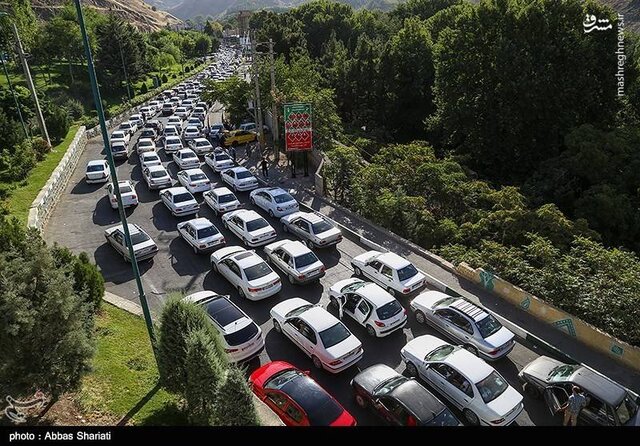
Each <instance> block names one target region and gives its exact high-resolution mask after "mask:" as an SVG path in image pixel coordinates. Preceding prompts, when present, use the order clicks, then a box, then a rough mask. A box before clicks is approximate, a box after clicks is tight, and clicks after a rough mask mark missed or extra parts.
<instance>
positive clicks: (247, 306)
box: [44, 104, 559, 425]
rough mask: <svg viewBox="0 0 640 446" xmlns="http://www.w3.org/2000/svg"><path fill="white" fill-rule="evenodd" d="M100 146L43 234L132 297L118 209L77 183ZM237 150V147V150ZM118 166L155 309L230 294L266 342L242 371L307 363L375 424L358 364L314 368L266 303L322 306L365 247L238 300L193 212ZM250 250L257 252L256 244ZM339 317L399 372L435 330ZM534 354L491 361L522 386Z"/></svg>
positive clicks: (329, 253) (351, 246)
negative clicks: (410, 344)
mask: <svg viewBox="0 0 640 446" xmlns="http://www.w3.org/2000/svg"><path fill="white" fill-rule="evenodd" d="M220 111H221V107H220V105H219V104H215V105H214V107H213V108H212V110H211V113H210V120H211V123H214V122H218V121H219V120H220ZM158 119H160V120H161V121H165V122H166V118H162V117H160V118H158ZM136 138H137V135H136V137H134V138H133V139H132V147H133V142H134V141H135V140H136ZM101 151H102V144H101V139H100V138H94V139H92V140H91V141H90V142H89V144H88V146H87V148H86V150H85V152H84V154H83V155H82V158H81V159H80V162H79V164H78V167H77V169H76V171H75V172H74V174H73V176H72V179H71V181H70V183H69V185H68V187H67V190H66V191H65V194H64V196H63V198H62V200H61V202H60V203H59V204H58V206H57V208H56V209H55V211H54V213H53V215H52V217H51V219H50V221H49V223H48V225H47V227H46V228H45V231H44V234H45V238H46V240H47V241H48V242H57V243H59V244H61V245H64V246H67V247H69V248H70V249H71V250H72V251H73V252H75V253H79V252H82V251H85V252H87V253H89V254H90V256H92V257H93V258H94V260H95V262H96V263H97V265H98V266H99V268H100V269H101V271H102V274H103V275H104V277H105V281H106V286H107V290H108V291H110V292H112V293H114V294H117V295H119V296H121V297H123V298H126V299H130V300H132V301H135V302H138V298H137V292H136V286H135V282H134V280H133V275H132V272H131V266H130V265H129V264H128V263H125V262H124V261H123V260H122V257H120V256H119V255H117V254H116V252H115V251H114V250H113V249H112V248H111V246H109V245H108V244H107V243H106V241H105V239H104V235H103V231H104V230H105V229H106V228H108V227H110V226H112V225H115V224H117V223H118V221H119V218H118V213H117V211H114V210H112V209H111V207H110V205H109V203H108V200H107V195H106V191H105V185H101V184H97V185H88V184H86V183H85V182H84V169H85V166H86V164H87V162H88V161H89V160H92V159H102V158H104V156H103V155H102V154H101ZM239 152H240V153H242V151H241V150H240V151H239ZM160 156H161V157H162V159H163V161H164V164H165V166H166V167H167V169H168V170H169V172H170V173H171V175H172V176H173V177H174V179H175V175H176V173H177V170H178V169H177V167H176V166H175V165H174V163H173V162H172V161H171V160H170V158H169V157H167V156H166V154H164V152H163V151H162V150H160ZM202 165H203V167H202V169H203V170H204V171H205V173H206V174H207V175H208V176H209V178H210V179H211V180H212V182H213V183H217V184H221V181H220V178H219V176H218V175H217V174H216V173H215V172H213V171H212V170H211V169H210V168H209V167H208V166H207V165H206V164H204V163H202ZM117 172H118V177H119V179H131V180H133V182H134V183H136V184H135V189H136V192H137V195H138V198H139V202H140V204H139V205H138V206H137V207H136V208H135V209H128V210H127V216H128V219H129V222H130V223H137V224H139V225H140V226H141V227H143V228H144V229H145V230H146V231H147V232H148V233H149V235H150V236H151V237H152V238H153V239H154V240H155V242H156V243H157V244H158V247H159V253H158V254H157V255H156V256H155V258H154V259H153V260H152V261H150V262H142V263H141V264H140V271H141V274H142V281H143V285H144V287H145V292H146V294H147V296H148V299H149V303H150V306H151V309H152V312H153V313H154V315H155V316H158V315H159V313H160V311H161V308H162V304H163V302H164V301H165V300H166V298H167V295H168V294H169V293H171V292H172V291H179V292H184V293H187V294H188V293H192V292H196V291H200V290H203V289H205V290H212V291H214V292H216V293H219V294H227V295H230V296H231V299H232V300H233V301H234V302H235V303H236V304H238V305H239V306H240V307H241V308H242V309H243V310H244V311H245V312H247V314H249V316H250V317H252V318H253V320H254V321H255V322H256V323H257V324H259V325H260V326H261V328H262V330H263V333H264V336H265V341H266V348H265V350H264V351H263V353H262V354H261V355H260V356H259V357H258V358H256V359H254V360H252V361H251V362H250V363H249V364H248V367H249V371H251V370H253V369H255V368H256V367H257V366H259V365H260V364H264V363H266V362H268V361H270V360H275V359H278V360H285V361H288V362H290V363H292V364H294V365H296V366H297V367H299V368H301V369H304V370H312V376H313V377H314V378H315V379H316V380H317V381H318V382H319V383H320V384H321V385H322V386H324V387H325V388H326V389H327V390H328V391H330V392H331V394H333V395H334V396H335V397H336V398H337V399H338V400H339V401H340V402H341V403H342V404H343V405H344V406H345V407H346V408H347V410H349V411H350V412H351V413H352V414H353V415H354V416H355V418H356V419H357V420H358V423H359V424H361V425H376V424H380V420H379V419H378V418H377V417H376V416H375V415H373V414H371V413H370V412H368V411H366V410H363V409H360V408H359V407H358V406H357V405H356V404H355V401H354V400H353V398H352V394H351V389H350V386H349V381H350V380H351V378H352V377H353V376H355V374H356V373H357V371H358V370H357V367H352V368H350V369H348V370H346V371H344V372H342V373H340V374H338V375H331V374H329V373H326V372H323V371H318V370H315V369H313V365H312V364H311V360H310V359H309V358H307V357H306V356H305V355H304V354H303V353H302V352H301V351H300V350H298V349H297V348H296V347H295V346H294V345H293V344H292V343H291V342H290V341H289V340H288V339H285V338H284V337H283V336H282V335H280V334H278V333H276V332H275V331H274V330H272V323H271V320H270V318H269V310H270V309H271V308H272V307H273V306H274V305H275V304H277V303H278V302H281V301H283V300H285V299H288V298H291V297H294V296H299V297H302V298H303V299H306V300H308V301H310V302H312V303H319V304H321V305H323V306H325V307H326V304H327V303H328V297H327V290H328V288H329V287H330V286H331V285H332V284H334V283H335V282H337V281H338V280H341V279H345V278H348V277H351V276H352V274H353V271H352V269H351V266H350V261H351V258H353V257H354V256H356V255H358V254H361V253H363V252H365V251H368V250H369V248H367V247H366V246H364V245H360V244H357V243H354V242H352V241H350V240H347V239H343V241H342V242H341V243H340V244H339V245H338V246H337V249H326V250H318V251H317V254H318V256H319V257H320V259H321V260H322V261H323V262H324V263H325V265H326V266H327V274H326V276H325V277H324V278H323V279H322V280H321V281H320V283H319V284H311V285H305V286H294V285H291V284H290V283H289V282H288V281H287V280H283V288H282V291H281V292H280V293H279V294H277V295H276V296H273V297H270V298H268V299H265V300H262V301H258V302H251V301H248V300H241V299H240V298H239V296H238V294H237V292H236V291H235V290H234V289H232V288H231V287H230V286H229V284H228V282H226V280H224V279H223V278H222V277H221V276H220V275H218V274H215V273H213V272H212V271H211V268H210V264H209V256H208V255H196V254H194V253H193V251H192V250H191V248H190V247H189V246H188V245H187V244H186V243H185V242H184V240H182V239H181V238H180V236H179V235H178V232H177V230H176V224H177V223H178V222H179V221H183V220H187V219H189V218H192V217H183V218H175V217H173V216H172V215H171V214H170V213H169V211H168V210H167V209H166V207H165V206H164V205H163V204H162V203H161V201H160V200H159V198H158V192H157V191H149V190H148V189H147V186H146V183H145V182H144V180H143V179H142V176H141V170H140V166H139V161H138V158H137V156H136V155H135V154H132V156H130V158H129V159H128V160H124V161H119V162H117ZM238 197H239V199H240V201H241V202H243V204H244V205H245V207H246V208H252V206H251V205H250V204H249V200H248V193H239V194H238ZM196 198H197V199H198V200H199V201H201V202H202V197H201V194H198V195H197V196H196ZM256 210H258V212H259V213H261V214H262V215H263V216H264V217H265V218H267V219H268V220H269V221H270V223H271V224H272V226H274V227H275V228H276V229H277V231H278V235H279V238H291V236H290V235H289V234H284V233H283V232H282V228H281V226H280V225H279V224H278V221H277V220H276V219H270V218H269V217H268V216H267V215H266V213H265V212H263V211H262V210H259V209H256ZM198 215H199V216H204V217H207V218H208V219H210V220H211V221H212V222H214V224H216V226H217V227H218V228H219V229H220V230H221V231H222V233H223V234H224V235H225V238H226V240H227V245H232V244H234V245H235V244H237V245H240V243H239V240H238V239H237V238H236V237H235V236H233V235H232V234H231V233H229V232H228V231H226V230H225V229H224V228H223V227H222V222H221V220H220V218H218V217H215V216H214V215H213V212H212V211H211V210H210V209H209V208H208V207H207V206H206V205H204V204H203V205H202V207H201V210H200V213H199V214H198ZM374 241H376V240H374ZM378 242H380V241H378ZM256 251H257V252H258V253H259V254H260V255H261V256H263V257H264V253H263V252H262V249H261V248H258V249H257V250H256ZM345 323H346V325H347V326H348V327H349V328H350V329H351V330H352V332H353V333H354V334H355V335H356V336H357V337H358V338H359V339H360V340H361V341H362V343H363V346H364V350H365V353H364V357H363V359H362V360H361V361H360V362H359V363H358V367H360V368H365V367H367V366H370V365H373V364H376V363H380V362H382V363H385V364H387V365H389V366H391V367H394V368H396V369H397V370H398V371H400V372H402V371H403V370H404V364H403V363H402V362H401V358H400V349H401V348H402V346H404V345H405V343H406V342H407V341H409V340H410V339H412V338H413V337H415V336H420V335H423V334H434V335H437V333H435V332H434V331H433V330H432V329H430V328H428V327H425V326H421V325H418V324H417V323H416V322H415V320H414V319H413V317H410V318H409V323H408V324H407V325H406V327H405V328H404V329H403V330H402V331H399V332H396V333H394V334H392V335H390V336H388V337H386V338H382V339H372V338H369V337H368V336H367V334H366V332H365V330H364V329H363V328H361V327H360V326H357V325H356V324H355V323H354V322H353V321H352V320H345ZM536 356H537V354H536V353H535V352H534V351H532V350H530V349H529V348H527V347H525V346H524V345H521V344H517V345H516V347H515V348H514V350H513V351H512V352H511V353H510V354H509V356H508V358H506V359H503V360H501V361H499V362H498V363H495V364H494V366H495V367H496V369H497V370H498V371H499V372H500V373H501V374H502V375H503V376H504V377H505V378H506V379H507V380H508V381H509V382H510V384H511V385H513V386H514V387H515V388H516V389H518V390H520V391H521V388H520V385H519V383H518V380H517V376H516V375H517V372H518V370H520V369H521V368H522V367H523V366H524V365H526V364H527V363H528V362H530V361H532V360H533V359H535V357H536ZM427 387H428V386H427ZM521 393H523V392H521ZM523 394H524V393H523ZM524 398H525V399H524V403H525V410H524V411H523V412H522V413H521V415H520V416H519V417H518V418H517V420H516V422H517V424H518V425H555V424H558V423H559V420H558V419H554V418H552V417H551V416H550V414H549V412H548V410H547V408H546V406H545V405H544V403H543V402H541V401H536V400H532V399H531V398H530V397H528V396H527V395H526V394H525V395H524ZM458 415H459V416H460V418H461V417H462V416H461V414H460V413H458Z"/></svg>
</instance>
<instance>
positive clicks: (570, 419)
mask: <svg viewBox="0 0 640 446" xmlns="http://www.w3.org/2000/svg"><path fill="white" fill-rule="evenodd" d="M586 405H587V398H586V397H585V396H584V395H583V394H582V392H581V391H580V387H578V386H573V387H572V388H571V395H569V400H568V401H567V404H565V405H564V406H562V408H563V409H564V422H563V423H562V424H563V426H568V425H573V426H576V425H577V423H578V415H580V411H581V410H582V409H584V407H585V406H586Z"/></svg>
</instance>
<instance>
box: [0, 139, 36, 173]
mask: <svg viewBox="0 0 640 446" xmlns="http://www.w3.org/2000/svg"><path fill="white" fill-rule="evenodd" d="M35 165H36V156H35V154H34V153H33V148H32V146H31V141H29V140H26V139H25V140H24V141H22V142H21V143H20V144H17V145H16V146H14V147H13V148H12V149H10V150H6V151H4V152H2V154H0V181H6V182H12V181H19V180H21V179H23V178H25V177H26V176H27V174H28V173H29V172H30V171H31V169H33V167H34V166H35Z"/></svg>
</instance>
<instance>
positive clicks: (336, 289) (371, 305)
mask: <svg viewBox="0 0 640 446" xmlns="http://www.w3.org/2000/svg"><path fill="white" fill-rule="evenodd" d="M329 303H330V305H332V306H334V307H335V308H337V309H338V311H339V314H340V315H341V316H340V319H342V315H343V314H346V315H347V316H349V317H351V318H352V319H354V320H355V321H356V322H357V323H359V324H360V325H362V326H363V327H365V328H366V329H367V334H368V335H369V336H373V337H383V336H387V335H389V334H391V333H393V332H394V331H396V330H400V329H402V327H404V326H405V325H406V324H407V310H405V309H404V308H403V307H402V305H401V304H400V302H398V301H397V299H396V298H395V297H393V296H392V295H391V294H389V293H387V292H386V291H385V290H383V289H382V288H380V287H379V286H378V285H376V284H375V283H371V282H365V281H364V280H361V279H357V278H353V277H352V278H349V279H344V280H340V281H339V282H336V283H334V284H333V285H332V286H331V288H329Z"/></svg>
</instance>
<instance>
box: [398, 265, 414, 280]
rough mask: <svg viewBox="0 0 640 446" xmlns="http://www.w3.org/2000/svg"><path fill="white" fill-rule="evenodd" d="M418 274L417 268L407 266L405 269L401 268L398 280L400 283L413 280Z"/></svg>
mask: <svg viewBox="0 0 640 446" xmlns="http://www.w3.org/2000/svg"><path fill="white" fill-rule="evenodd" d="M416 274H418V270H417V269H416V267H415V266H413V265H412V264H409V265H407V266H405V267H404V268H400V269H399V270H398V280H399V281H400V282H403V281H405V280H407V279H410V278H412V277H413V276H415V275H416Z"/></svg>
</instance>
